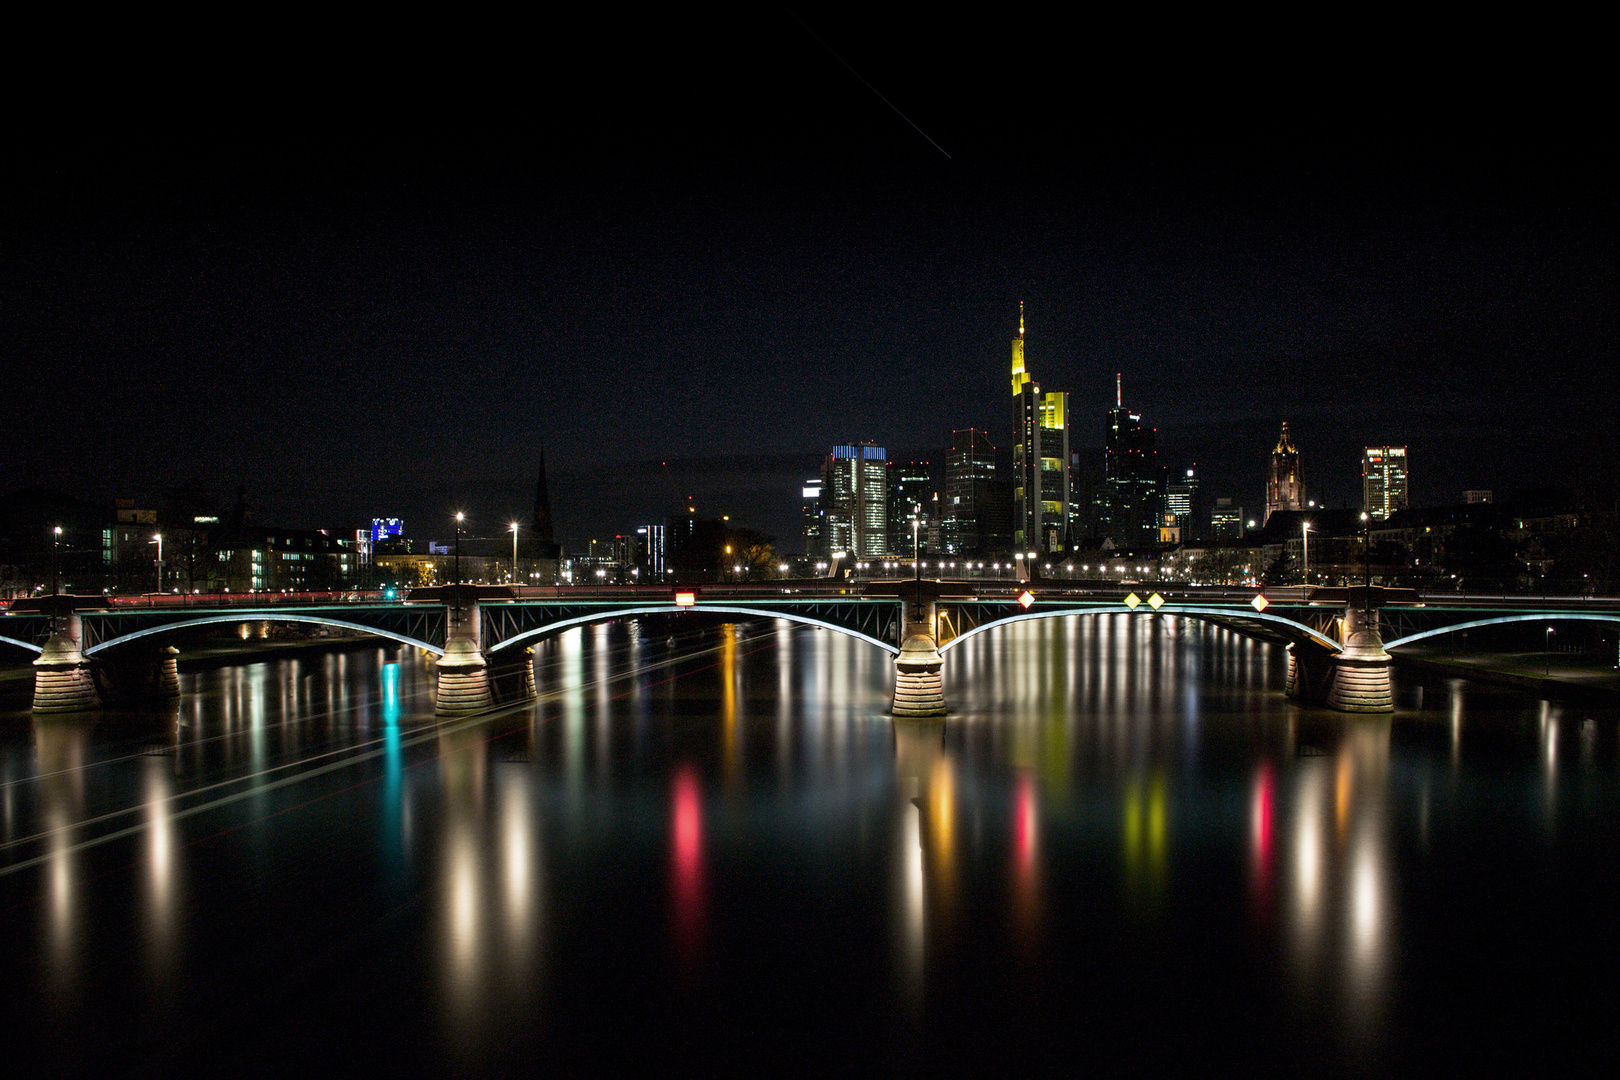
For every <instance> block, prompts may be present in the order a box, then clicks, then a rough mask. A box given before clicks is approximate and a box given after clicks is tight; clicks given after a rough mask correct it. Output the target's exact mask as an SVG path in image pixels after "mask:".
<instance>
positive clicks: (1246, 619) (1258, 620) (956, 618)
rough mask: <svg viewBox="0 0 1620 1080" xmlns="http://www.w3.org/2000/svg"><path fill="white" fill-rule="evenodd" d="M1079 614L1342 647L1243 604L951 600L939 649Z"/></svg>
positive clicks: (942, 608) (944, 610)
mask: <svg viewBox="0 0 1620 1080" xmlns="http://www.w3.org/2000/svg"><path fill="white" fill-rule="evenodd" d="M1291 614H1298V613H1291ZM1079 615H1125V616H1127V617H1130V618H1147V617H1151V616H1154V615H1180V616H1183V617H1185V618H1189V619H1197V620H1199V621H1200V622H1207V623H1212V624H1214V625H1216V626H1221V627H1224V628H1226V629H1228V630H1233V631H1236V632H1237V633H1239V634H1243V635H1244V636H1246V637H1251V638H1256V639H1258V640H1260V641H1269V642H1272V643H1273V644H1277V645H1295V644H1305V643H1307V642H1308V643H1310V644H1313V645H1315V646H1318V647H1320V648H1322V649H1324V650H1326V651H1328V652H1330V653H1337V652H1339V651H1341V646H1340V645H1339V643H1338V642H1337V641H1334V640H1333V639H1332V638H1330V637H1328V636H1326V635H1325V634H1323V633H1322V632H1321V631H1320V630H1318V629H1316V628H1314V627H1311V626H1307V625H1306V624H1305V623H1303V622H1300V621H1299V620H1298V619H1297V618H1294V617H1290V616H1289V615H1275V614H1270V613H1268V612H1257V611H1254V610H1252V609H1249V608H1247V607H1243V608H1216V607H1198V606H1191V605H1183V604H1165V605H1164V606H1162V607H1160V608H1159V610H1158V611H1153V610H1152V609H1151V608H1148V607H1146V606H1145V605H1144V606H1143V607H1139V608H1137V609H1136V610H1135V611H1128V610H1126V609H1124V608H1122V607H1120V605H1118V604H1117V603H1115V604H1109V605H1107V606H1102V605H1097V604H1087V605H1085V606H1079V605H1076V606H1074V607H1058V606H1052V607H1045V606H1040V607H1037V608H1035V609H1033V610H1030V611H1025V610H1024V609H1023V608H1021V607H1019V606H1018V605H1017V604H1008V603H984V602H974V601H968V602H961V603H954V604H953V603H948V602H941V603H940V605H939V625H940V646H939V651H940V652H941V653H944V652H946V651H948V650H950V649H953V648H955V647H956V646H957V645H960V644H961V643H962V642H964V641H966V640H967V639H969V638H971V637H973V636H974V635H975V634H981V633H984V632H985V631H986V630H990V629H993V628H995V627H997V626H1001V625H1004V624H1006V623H1014V622H1028V621H1029V620H1031V619H1063V618H1070V617H1073V616H1079Z"/></svg>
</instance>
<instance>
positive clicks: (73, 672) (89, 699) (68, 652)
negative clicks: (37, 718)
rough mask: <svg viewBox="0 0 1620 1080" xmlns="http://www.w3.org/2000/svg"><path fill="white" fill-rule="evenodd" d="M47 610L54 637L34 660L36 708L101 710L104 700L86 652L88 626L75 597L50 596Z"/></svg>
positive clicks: (45, 610)
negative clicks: (83, 648)
mask: <svg viewBox="0 0 1620 1080" xmlns="http://www.w3.org/2000/svg"><path fill="white" fill-rule="evenodd" d="M44 612H45V614H47V615H49V616H50V620H51V636H50V637H49V638H48V639H47V640H46V642H45V646H44V648H43V649H42V650H41V651H40V654H39V658H38V659H36V660H35V661H34V711H35V712H36V713H63V712H80V711H83V710H85V709H99V708H100V707H101V699H100V697H99V696H97V694H96V682H95V679H94V678H93V677H92V675H91V672H90V661H89V660H87V659H86V658H85V655H84V653H83V651H82V645H83V641H84V636H83V635H84V627H83V624H82V623H81V622H80V621H79V613H78V611H77V610H76V608H75V606H74V602H73V597H71V596H52V597H48V598H47V599H46V603H45V605H44Z"/></svg>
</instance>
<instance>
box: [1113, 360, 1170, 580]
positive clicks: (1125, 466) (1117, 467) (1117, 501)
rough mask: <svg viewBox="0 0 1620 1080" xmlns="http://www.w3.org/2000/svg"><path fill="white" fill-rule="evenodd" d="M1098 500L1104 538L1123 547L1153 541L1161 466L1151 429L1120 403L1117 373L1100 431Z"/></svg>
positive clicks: (1159, 514) (1140, 547) (1139, 547)
mask: <svg viewBox="0 0 1620 1080" xmlns="http://www.w3.org/2000/svg"><path fill="white" fill-rule="evenodd" d="M1103 457H1104V469H1103V506H1102V510H1101V513H1099V514H1098V528H1099V529H1100V530H1101V532H1102V535H1103V538H1104V539H1105V540H1111V541H1113V543H1114V546H1115V547H1118V548H1124V549H1126V550H1129V551H1144V550H1149V549H1152V548H1155V547H1157V546H1158V543H1159V528H1160V526H1161V525H1162V524H1163V509H1162V508H1163V487H1164V470H1163V468H1161V467H1160V465H1159V452H1158V450H1157V449H1155V447H1154V445H1153V429H1152V428H1147V427H1143V426H1142V416H1141V414H1140V413H1133V412H1131V411H1130V410H1129V409H1127V408H1125V404H1124V389H1123V380H1122V377H1121V376H1120V375H1118V374H1116V375H1115V376H1114V407H1113V408H1112V409H1110V410H1108V428H1107V430H1106V431H1105V432H1104V436H1103Z"/></svg>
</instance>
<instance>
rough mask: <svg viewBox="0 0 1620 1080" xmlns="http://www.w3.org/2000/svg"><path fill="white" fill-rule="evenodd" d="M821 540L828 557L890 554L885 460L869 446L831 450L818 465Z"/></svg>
mask: <svg viewBox="0 0 1620 1080" xmlns="http://www.w3.org/2000/svg"><path fill="white" fill-rule="evenodd" d="M821 529H822V532H821V542H822V545H823V547H824V550H826V551H827V552H828V553H829V554H833V553H837V552H840V551H844V552H848V553H849V554H850V555H852V556H854V557H855V558H858V559H870V558H881V557H883V556H885V555H888V554H889V462H888V455H887V452H886V451H885V450H884V449H883V447H881V446H874V445H872V444H871V443H861V444H859V445H844V446H835V447H833V448H832V450H831V452H829V453H828V454H827V457H826V458H825V459H824V460H823V462H822V465H821Z"/></svg>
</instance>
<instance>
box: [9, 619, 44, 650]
mask: <svg viewBox="0 0 1620 1080" xmlns="http://www.w3.org/2000/svg"><path fill="white" fill-rule="evenodd" d="M50 636H51V620H50V619H49V618H47V617H46V616H44V615H7V616H5V617H4V618H3V619H0V641H3V642H7V643H9V644H12V645H15V646H17V647H18V648H20V649H27V650H28V651H29V652H31V653H37V652H39V651H40V650H41V649H42V648H43V647H44V645H45V642H46V640H47V639H48V638H49V637H50Z"/></svg>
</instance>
